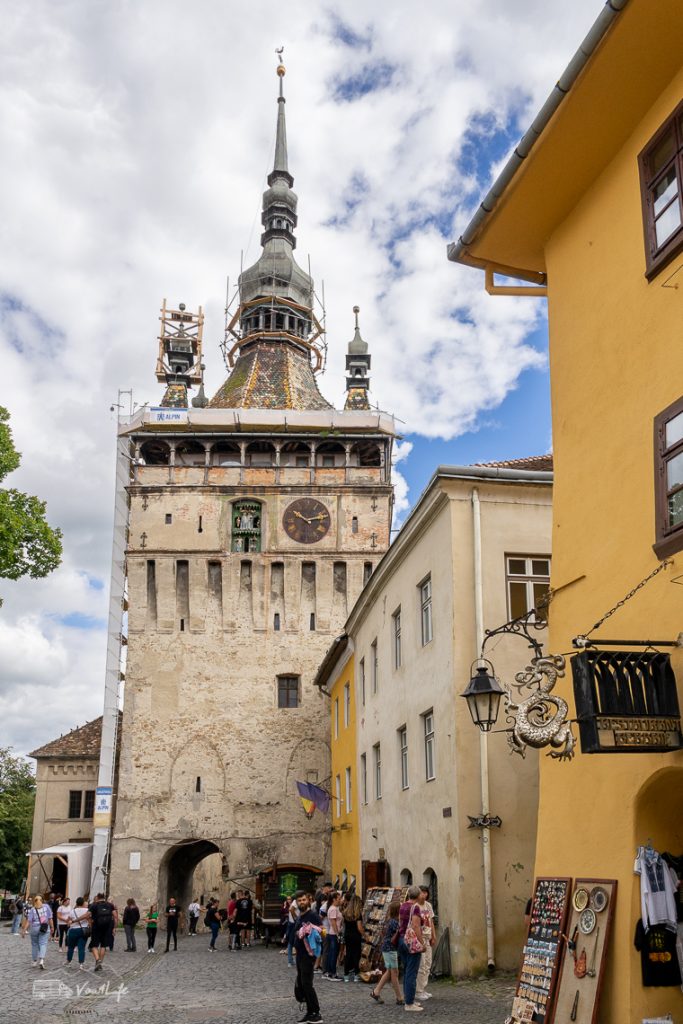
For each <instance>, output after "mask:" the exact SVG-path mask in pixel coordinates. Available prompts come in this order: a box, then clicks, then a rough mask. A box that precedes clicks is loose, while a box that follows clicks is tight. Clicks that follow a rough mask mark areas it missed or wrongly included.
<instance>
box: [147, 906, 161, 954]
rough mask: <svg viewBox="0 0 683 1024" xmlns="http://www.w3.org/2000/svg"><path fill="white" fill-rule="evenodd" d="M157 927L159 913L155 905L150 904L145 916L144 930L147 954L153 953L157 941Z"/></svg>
mask: <svg viewBox="0 0 683 1024" xmlns="http://www.w3.org/2000/svg"><path fill="white" fill-rule="evenodd" d="M158 926H159V911H158V910H157V905H156V903H152V904H150V908H149V910H148V911H147V914H146V916H145V929H146V931H147V952H148V953H154V952H155V949H154V943H155V942H156V940H157V928H158Z"/></svg>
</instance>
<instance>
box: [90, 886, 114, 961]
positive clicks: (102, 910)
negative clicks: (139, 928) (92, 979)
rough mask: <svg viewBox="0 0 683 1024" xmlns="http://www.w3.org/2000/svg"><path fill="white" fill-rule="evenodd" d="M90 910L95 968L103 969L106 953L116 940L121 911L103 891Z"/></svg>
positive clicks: (91, 940) (91, 945) (99, 893)
mask: <svg viewBox="0 0 683 1024" xmlns="http://www.w3.org/2000/svg"><path fill="white" fill-rule="evenodd" d="M88 912H89V913H90V918H91V920H92V937H91V939H90V951H91V953H92V955H93V957H94V958H95V970H96V971H101V970H102V966H103V964H104V954H105V953H106V951H107V950H108V949H110V948H111V945H112V943H113V940H114V928H115V927H116V925H117V924H118V920H119V913H118V910H117V909H116V907H115V906H114V904H113V903H110V902H109V900H108V899H107V897H106V896H105V895H104V893H103V892H98V894H97V896H96V897H95V900H94V902H93V903H91V904H90V906H89V907H88Z"/></svg>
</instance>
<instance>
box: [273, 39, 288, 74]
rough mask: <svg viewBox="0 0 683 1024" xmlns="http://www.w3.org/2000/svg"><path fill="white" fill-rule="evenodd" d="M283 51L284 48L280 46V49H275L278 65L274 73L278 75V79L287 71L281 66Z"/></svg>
mask: <svg viewBox="0 0 683 1024" xmlns="http://www.w3.org/2000/svg"><path fill="white" fill-rule="evenodd" d="M284 49H285V48H284V46H280V47H278V49H277V50H276V51H275V52H276V54H277V60H278V64H277V68H276V71H277V74H278V75H279V76H280V78H282V76H283V75H284V74H285V73H286V71H287V69H286V68H285V65H284V64H283V62H282V54H283V52H284Z"/></svg>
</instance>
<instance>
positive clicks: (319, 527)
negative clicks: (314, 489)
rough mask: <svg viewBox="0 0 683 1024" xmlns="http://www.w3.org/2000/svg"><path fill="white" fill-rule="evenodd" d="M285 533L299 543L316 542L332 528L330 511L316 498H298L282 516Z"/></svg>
mask: <svg viewBox="0 0 683 1024" xmlns="http://www.w3.org/2000/svg"><path fill="white" fill-rule="evenodd" d="M282 525H283V526H284V528H285V533H286V534H287V536H288V537H291V538H292V540H295V541H297V542H298V543H299V544H315V543H316V541H319V540H322V538H323V537H324V536H325V534H326V533H327V531H328V530H329V528H330V513H329V512H328V510H327V509H326V508H325V506H324V505H323V503H322V502H321V501H316V499H315V498H297V500H296V501H293V502H292V503H291V505H288V506H287V508H286V509H285V512H284V515H283V517H282Z"/></svg>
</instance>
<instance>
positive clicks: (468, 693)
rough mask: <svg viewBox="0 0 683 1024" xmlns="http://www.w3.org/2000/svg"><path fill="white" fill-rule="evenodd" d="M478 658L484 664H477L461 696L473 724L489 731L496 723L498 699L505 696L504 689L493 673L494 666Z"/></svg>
mask: <svg viewBox="0 0 683 1024" xmlns="http://www.w3.org/2000/svg"><path fill="white" fill-rule="evenodd" d="M478 660H479V661H482V662H484V664H481V665H479V666H478V668H477V671H476V673H475V674H474V675H473V676H472V678H471V679H470V681H469V684H468V686H467V689H466V690H465V692H464V693H463V694H461V696H462V697H464V698H465V700H466V701H467V706H468V708H469V709H470V714H471V716H472V721H473V722H474V724H475V725H476V726H478V727H479V728H480V729H481V731H482V732H490V731H491V729H492V728H493V726H494V725H495V724H496V719H497V718H498V708H499V707H500V699H501V697H504V696H505V690H504V689H503V687H502V686H501V685H500V683H499V682H498V680H497V679H496V677H495V675H494V674H493V673H494V668H493V665H492V664H491V662H490V661H487V660H486V659H485V658H480V659H478ZM472 665H476V662H472ZM489 668H490V670H491V671H490V673H489V671H488V670H489ZM470 671H471V669H470Z"/></svg>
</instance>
